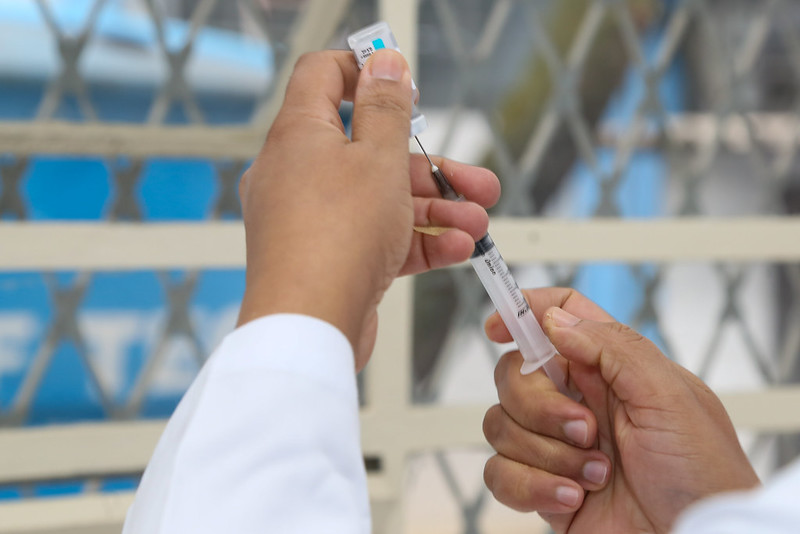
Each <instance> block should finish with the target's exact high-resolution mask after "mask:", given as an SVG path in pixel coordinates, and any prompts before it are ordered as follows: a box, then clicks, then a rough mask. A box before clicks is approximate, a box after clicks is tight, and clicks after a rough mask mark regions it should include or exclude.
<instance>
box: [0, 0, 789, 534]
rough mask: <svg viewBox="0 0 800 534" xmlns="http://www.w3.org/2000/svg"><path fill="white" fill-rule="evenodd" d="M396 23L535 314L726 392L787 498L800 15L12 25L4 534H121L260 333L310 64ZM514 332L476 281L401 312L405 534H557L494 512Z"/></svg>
mask: <svg viewBox="0 0 800 534" xmlns="http://www.w3.org/2000/svg"><path fill="white" fill-rule="evenodd" d="M377 20H387V21H388V22H389V23H390V24H391V26H392V27H393V30H394V33H395V34H396V36H397V38H398V41H399V42H400V45H401V47H402V49H403V51H404V53H405V54H406V56H407V58H408V59H409V62H410V63H411V64H412V67H413V68H414V71H415V73H416V81H417V84H418V85H419V87H420V88H421V92H422V96H421V101H420V107H421V109H422V111H423V112H424V113H425V114H426V115H427V118H428V123H429V125H430V126H429V128H428V130H427V131H426V132H424V133H423V134H422V135H421V140H422V142H423V143H424V144H425V146H426V149H428V151H429V152H434V153H438V154H442V155H446V156H448V157H451V158H454V159H458V160H461V161H467V162H470V163H474V164H479V165H484V166H488V167H490V168H492V169H493V170H494V171H495V172H496V173H497V174H498V176H499V177H500V180H501V182H502V185H503V196H502V199H501V201H500V202H499V204H498V205H497V206H496V207H495V208H494V209H493V210H492V212H491V214H492V216H493V221H492V226H491V228H492V234H493V236H494V237H495V241H496V242H497V244H498V247H499V249H500V250H501V251H502V253H503V254H504V256H505V257H506V259H507V260H508V261H509V263H510V264H511V265H512V267H513V270H514V273H515V276H516V277H517V280H518V282H519V283H520V285H521V286H543V285H563V286H571V287H575V288H577V289H579V290H580V291H582V292H583V293H585V294H587V295H588V296H589V297H590V298H592V299H594V300H595V301H597V302H598V303H599V304H601V305H602V306H604V307H605V308H606V309H607V310H609V311H610V312H611V313H612V314H613V315H614V316H615V317H616V318H617V319H618V320H620V321H622V322H625V323H627V324H630V325H631V326H633V327H634V328H637V329H639V330H641V331H642V332H643V333H644V334H645V335H647V336H648V337H649V338H650V339H652V340H653V341H654V342H655V343H656V344H658V345H659V347H661V349H662V350H664V352H665V353H667V354H668V355H669V356H670V357H671V358H673V359H674V360H676V361H678V362H679V363H681V364H683V365H685V366H687V367H688V368H689V369H691V370H692V371H693V372H695V373H697V374H698V375H699V376H700V377H701V378H703V379H704V380H706V381H707V382H708V383H709V384H710V385H711V386H712V388H714V389H715V391H717V392H718V393H720V394H722V395H723V400H724V401H725V402H726V405H727V406H728V407H729V408H730V409H731V411H732V414H733V418H734V421H735V422H736V424H737V427H739V428H740V430H741V432H740V437H741V439H742V442H743V444H744V445H745V447H746V449H747V451H748V454H749V455H750V457H751V459H752V460H753V462H754V463H755V465H756V467H757V469H758V470H759V473H760V474H761V475H762V476H765V477H766V476H769V474H770V473H772V472H773V471H774V470H775V469H776V468H777V467H779V466H781V465H783V464H785V463H787V462H788V461H789V460H791V459H792V458H794V457H795V456H796V455H797V454H798V452H800V439H798V437H799V436H798V433H800V420H798V416H797V414H798V413H800V410H798V407H800V387H798V386H797V385H796V384H797V380H798V378H799V375H800V367H799V366H798V361H800V268H799V267H798V266H799V265H800V264H799V263H798V261H799V260H800V222H798V218H797V216H796V214H797V212H798V211H800V167H799V166H798V160H797V157H796V156H797V148H798V133H800V129H799V127H800V29H798V28H800V4H797V3H796V2H792V1H788V0H786V1H779V0H726V1H722V0H683V1H682V0H666V1H658V0H570V1H568V2H564V1H562V2H555V1H548V0H538V1H522V0H459V1H458V2H456V0H412V1H404V2H400V1H399V0H305V1H301V0H236V1H234V0H228V1H219V0H50V1H46V0H41V1H34V0H0V534H9V533H11V532H42V533H44V532H48V533H57V532H58V533H65V532H98V533H100V532H118V531H119V530H120V526H121V521H122V518H123V516H124V511H125V508H126V506H127V505H128V503H129V502H130V498H131V495H132V491H133V490H134V489H135V487H136V485H137V483H138V479H139V476H140V475H141V471H142V469H143V468H144V465H145V463H146V461H147V458H148V457H149V454H150V452H151V451H152V447H153V445H154V443H155V440H156V439H157V437H158V434H159V432H160V430H161V428H163V421H164V419H165V418H167V417H169V415H170V413H171V412H172V410H173V409H174V407H175V406H176V404H177V402H178V401H179V399H180V397H181V395H182V394H183V392H184V391H185V390H186V388H187V387H188V385H189V384H190V382H191V381H192V379H193V377H194V376H195V374H196V373H197V371H198V369H199V367H200V366H201V365H202V364H203V361H204V360H205V358H206V357H207V356H208V355H209V354H210V353H211V352H212V351H213V349H214V347H215V346H216V345H217V344H218V343H219V342H220V340H221V339H222V338H223V337H224V336H225V335H226V334H227V333H228V332H230V331H231V329H232V328H233V326H234V324H235V319H236V314H237V312H238V303H239V300H240V298H241V296H242V292H243V289H244V270H243V265H244V263H243V262H244V255H243V244H242V233H241V228H240V223H239V222H238V221H239V219H240V206H239V202H238V197H237V184H238V181H239V179H240V177H241V174H242V172H243V171H244V169H245V168H246V167H247V165H248V163H249V161H250V159H251V158H252V157H253V156H254V155H255V154H256V152H257V151H258V149H259V147H260V144H261V142H262V140H263V137H264V135H265V132H266V130H267V128H268V127H269V124H270V122H271V120H272V118H273V117H274V115H275V113H276V111H277V109H278V107H279V106H280V101H281V98H282V94H283V89H284V86H285V83H286V80H287V79H288V75H289V74H290V72H291V68H292V65H293V64H294V61H295V60H296V58H297V57H298V56H299V55H300V54H301V53H303V52H306V51H310V50H318V49H322V48H345V47H346V45H345V39H346V36H347V35H348V34H349V33H351V32H353V31H355V30H358V29H359V28H361V27H363V26H366V25H368V24H371V23H373V22H375V21H377ZM341 114H342V119H343V121H344V123H345V125H347V124H348V123H349V119H350V114H351V108H350V107H349V106H348V105H347V104H344V105H343V106H342V109H341ZM491 311H492V307H491V303H490V302H489V301H488V299H487V298H486V296H485V293H484V292H483V290H482V288H481V287H480V284H479V282H478V280H477V277H476V276H475V275H474V273H473V272H472V271H471V269H470V268H469V267H468V265H462V266H459V267H455V268H452V269H448V270H445V271H440V272H435V273H429V274H426V275H422V276H418V277H415V278H414V279H406V280H402V281H400V282H399V283H398V284H396V286H395V288H394V289H393V290H392V291H391V292H390V293H389V295H388V296H387V303H386V305H385V306H384V309H383V310H382V326H381V334H380V337H379V343H378V347H377V349H376V354H377V357H376V358H374V359H373V362H372V363H371V364H370V366H369V367H368V368H367V370H366V372H365V373H364V374H363V376H362V377H361V384H360V385H361V389H362V397H363V398H362V406H363V410H362V422H363V425H364V437H363V439H364V450H365V455H366V458H365V460H366V463H367V467H368V470H369V473H370V491H371V497H372V500H373V508H374V510H375V512H374V513H375V531H376V532H415V533H419V532H440V533H461V532H464V533H476V534H477V533H491V532H506V533H510V532H528V533H530V532H536V531H537V530H536V529H540V531H541V532H546V529H545V528H544V527H543V526H542V524H541V522H540V521H538V519H537V518H536V517H535V515H525V514H517V513H514V512H511V511H509V510H507V509H505V508H503V507H502V506H501V505H499V504H497V503H496V502H494V500H493V498H492V497H491V495H489V494H488V492H487V491H486V490H485V488H484V487H483V483H482V469H483V463H484V462H485V461H486V459H487V458H488V457H489V455H490V450H489V449H488V447H487V446H486V445H485V443H484V442H483V439H482V436H481V433H480V421H481V419H482V414H483V412H484V411H485V410H486V409H487V408H488V407H489V406H490V405H491V404H493V403H494V402H496V394H495V392H494V385H493V381H492V370H493V367H494V364H495V362H496V361H497V358H498V357H499V356H500V355H501V354H502V353H503V352H504V351H505V350H508V349H509V348H510V346H502V347H499V346H495V345H492V344H490V343H489V342H488V341H486V340H485V338H484V337H483V330H482V323H483V321H484V320H485V318H486V317H487V316H488V315H489V314H490V313H491ZM287 402H291V400H290V399H287Z"/></svg>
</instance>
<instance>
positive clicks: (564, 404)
mask: <svg viewBox="0 0 800 534" xmlns="http://www.w3.org/2000/svg"><path fill="white" fill-rule="evenodd" d="M521 365H522V355H521V354H520V353H519V351H514V352H509V353H507V354H504V355H503V357H502V358H500V361H499V362H497V366H496V367H495V371H494V381H495V384H496V385H497V395H498V397H499V399H500V404H501V405H502V406H503V409H504V411H505V412H507V413H508V415H509V416H510V417H511V418H512V419H513V420H514V421H515V422H516V423H518V424H519V425H520V426H522V427H523V428H525V429H527V430H529V431H531V432H535V433H537V434H542V435H544V436H549V437H552V438H555V439H558V440H561V441H565V442H567V443H571V444H572V445H576V446H578V447H583V448H586V447H590V446H592V444H593V443H594V442H595V439H596V437H597V420H596V419H595V417H594V414H593V413H592V411H591V410H589V408H587V407H586V406H584V405H583V404H580V403H578V402H575V401H574V400H572V399H570V398H569V397H566V396H564V395H562V394H561V393H559V392H558V390H557V389H556V386H555V385H554V384H553V382H552V381H550V379H549V378H547V375H545V374H544V373H543V372H542V371H537V372H535V373H531V374H529V375H523V374H522V373H520V372H519V369H520V366H521Z"/></svg>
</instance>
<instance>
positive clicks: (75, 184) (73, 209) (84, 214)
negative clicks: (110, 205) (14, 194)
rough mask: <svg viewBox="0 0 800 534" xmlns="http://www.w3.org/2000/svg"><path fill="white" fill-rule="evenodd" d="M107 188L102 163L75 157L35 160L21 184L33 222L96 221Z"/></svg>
mask: <svg viewBox="0 0 800 534" xmlns="http://www.w3.org/2000/svg"><path fill="white" fill-rule="evenodd" d="M109 189H110V187H109V177H108V169H106V166H105V164H104V163H103V162H102V161H100V160H93V159H77V158H70V159H64V158H46V157H40V158H37V159H35V160H34V161H33V162H32V163H31V164H30V167H29V169H28V177H27V180H26V181H25V184H24V190H25V193H26V194H27V199H28V202H29V206H28V210H29V214H30V217H31V218H32V219H99V218H101V217H102V216H103V214H104V212H105V207H106V203H107V199H108V197H109Z"/></svg>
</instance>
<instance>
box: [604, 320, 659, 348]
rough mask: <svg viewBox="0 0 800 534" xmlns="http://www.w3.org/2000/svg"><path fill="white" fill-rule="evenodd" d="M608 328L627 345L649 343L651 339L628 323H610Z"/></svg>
mask: <svg viewBox="0 0 800 534" xmlns="http://www.w3.org/2000/svg"><path fill="white" fill-rule="evenodd" d="M608 328H609V330H610V332H611V334H612V335H613V336H614V337H615V338H616V339H617V340H618V341H619V342H620V343H623V344H625V345H637V346H638V345H649V344H650V340H648V339H647V338H646V337H645V336H643V335H642V334H640V333H639V332H637V331H636V330H634V329H633V328H631V327H630V326H628V325H625V324H622V323H609V325H608Z"/></svg>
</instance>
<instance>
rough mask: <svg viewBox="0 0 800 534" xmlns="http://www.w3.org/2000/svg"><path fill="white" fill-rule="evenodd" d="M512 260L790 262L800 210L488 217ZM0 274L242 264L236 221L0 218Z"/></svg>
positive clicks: (798, 248)
mask: <svg viewBox="0 0 800 534" xmlns="http://www.w3.org/2000/svg"><path fill="white" fill-rule="evenodd" d="M490 227H491V232H492V236H493V238H494V240H495V242H497V244H498V246H499V247H500V250H502V251H503V255H504V257H505V258H506V260H507V261H509V262H576V263H577V262H589V261H614V262H633V263H636V262H677V261H732V262H748V261H749V262H770V261H772V262H793V261H798V260H800V241H798V239H797V236H798V235H800V216H791V217H743V218H735V219H727V218H701V217H697V218H695V217H692V218H688V217H687V218H679V219H654V220H643V219H642V220H630V219H628V220H621V219H602V218H601V219H587V220H583V221H567V220H541V219H510V218H499V219H493V220H492V221H491V223H490ZM0 243H2V253H0V271H49V270H81V269H87V270H94V271H124V270H136V269H166V268H186V269H192V268H209V269H213V268H222V269H226V268H229V269H233V268H242V267H244V260H245V245H244V230H243V228H242V225H241V223H240V222H236V221H233V222H206V223H195V224H191V223H189V224H185V223H157V224H156V223H153V224H138V223H96V224H92V223H64V222H58V223H17V222H2V223H0Z"/></svg>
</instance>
